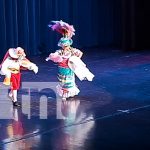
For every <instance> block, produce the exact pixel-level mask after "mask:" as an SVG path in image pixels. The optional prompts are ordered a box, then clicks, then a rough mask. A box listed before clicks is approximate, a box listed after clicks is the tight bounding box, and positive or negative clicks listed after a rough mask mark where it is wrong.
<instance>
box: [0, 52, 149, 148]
mask: <svg viewBox="0 0 150 150" xmlns="http://www.w3.org/2000/svg"><path fill="white" fill-rule="evenodd" d="M44 59H45V56H36V57H33V58H31V60H33V62H35V63H37V65H38V66H39V73H38V74H37V75H34V73H32V72H30V71H23V74H22V81H23V82H35V83H37V82H41V86H42V87H43V82H44V83H48V84H50V85H51V86H52V85H54V82H57V77H56V74H57V66H56V65H55V64H54V63H53V62H50V61H49V62H45V61H44ZM83 60H84V62H86V64H87V66H88V68H89V69H90V70H91V71H92V72H93V73H94V74H95V78H94V80H93V82H87V81H82V82H81V81H79V80H78V79H77V85H78V87H79V89H80V94H79V95H78V96H76V97H75V98H72V99H70V100H67V101H61V100H59V102H58V100H57V98H56V97H55V94H54V93H53V92H52V91H48V89H47V88H46V89H45V90H43V94H45V95H47V99H46V100H45V102H47V103H48V107H47V109H46V108H43V110H41V111H43V114H44V113H45V112H46V110H47V114H48V116H47V119H46V118H44V117H43V118H42V115H41V116H40V115H39V112H40V108H42V107H40V102H39V94H38V93H37V92H36V91H34V90H33V91H30V92H31V93H32V94H31V96H32V99H31V109H28V107H25V108H14V109H13V108H12V106H11V104H10V105H8V106H9V107H8V108H6V104H8V103H9V102H8V100H7V101H6V100H5V99H2V96H1V97H0V99H1V100H0V103H1V104H0V114H1V115H0V117H2V116H3V114H4V115H5V113H8V112H9V114H11V115H12V119H0V149H2V150H20V149H21V150H112V149H113V150H124V149H125V150H127V149H128V150H130V149H132V150H133V149H135V150H138V149H140V150H146V149H147V150H149V149H150V141H149V140H150V52H148V51H141V52H130V53H129V52H121V51H119V50H103V51H102V50H91V52H88V53H86V54H85V55H84V56H83ZM2 79H3V77H1V78H0V81H2ZM38 85H40V83H38ZM1 86H2V85H1ZM45 86H47V84H46V85H45ZM28 92H29V91H28V90H26V89H21V90H20V91H19V95H18V97H19V101H22V102H23V105H24V104H25V101H26V99H24V98H21V95H22V94H24V95H27V94H28ZM25 93H26V94H25ZM56 101H57V103H56ZM44 104H45V103H44ZM24 106H25V105H24ZM58 107H59V108H58ZM27 111H29V112H30V114H28V115H27ZM29 112H28V113H29ZM56 112H57V113H56ZM41 113H42V112H41ZM58 113H59V114H58ZM60 113H61V114H60ZM58 117H61V118H62V119H60V118H58ZM40 118H42V119H40Z"/></svg>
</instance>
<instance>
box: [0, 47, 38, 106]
mask: <svg viewBox="0 0 150 150" xmlns="http://www.w3.org/2000/svg"><path fill="white" fill-rule="evenodd" d="M0 67H1V74H2V75H4V76H5V79H4V81H3V84H4V85H9V86H10V87H11V90H10V92H9V94H8V96H9V97H10V98H11V100H12V103H13V106H20V104H19V103H18V102H17V91H18V90H19V88H20V82H21V73H20V71H21V70H22V69H23V70H26V69H29V70H33V71H34V72H35V73H37V72H38V67H37V66H36V65H35V64H34V63H32V62H30V61H29V60H28V59H27V58H26V54H25V52H24V49H22V48H21V47H17V48H10V49H9V50H8V51H7V53H6V55H5V57H4V59H3V61H2V63H1V65H0Z"/></svg>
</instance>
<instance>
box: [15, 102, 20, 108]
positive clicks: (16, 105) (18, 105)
mask: <svg viewBox="0 0 150 150" xmlns="http://www.w3.org/2000/svg"><path fill="white" fill-rule="evenodd" d="M13 106H14V107H20V106H21V105H20V104H19V103H18V102H13Z"/></svg>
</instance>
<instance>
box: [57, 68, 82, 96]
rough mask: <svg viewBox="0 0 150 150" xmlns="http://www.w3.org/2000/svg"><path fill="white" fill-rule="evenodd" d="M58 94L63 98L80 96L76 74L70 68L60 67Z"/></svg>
mask: <svg viewBox="0 0 150 150" xmlns="http://www.w3.org/2000/svg"><path fill="white" fill-rule="evenodd" d="M58 80H59V84H58V85H57V92H58V94H59V96H61V97H63V98H69V97H73V96H75V95H78V93H79V92H80V90H79V89H78V88H77V86H76V83H75V74H74V72H73V71H72V70H71V69H70V68H65V67H60V66H59V67H58Z"/></svg>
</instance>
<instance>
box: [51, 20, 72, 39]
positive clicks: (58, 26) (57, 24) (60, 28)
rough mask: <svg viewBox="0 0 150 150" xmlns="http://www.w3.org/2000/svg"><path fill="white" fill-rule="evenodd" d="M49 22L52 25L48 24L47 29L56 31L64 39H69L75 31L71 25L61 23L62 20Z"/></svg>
mask: <svg viewBox="0 0 150 150" xmlns="http://www.w3.org/2000/svg"><path fill="white" fill-rule="evenodd" d="M51 22H52V24H49V25H48V27H50V28H52V30H56V31H57V32H59V33H60V34H62V35H63V36H64V37H68V38H71V37H72V36H73V35H75V29H74V27H73V25H69V24H68V23H66V22H63V21H62V20H60V21H51Z"/></svg>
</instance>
